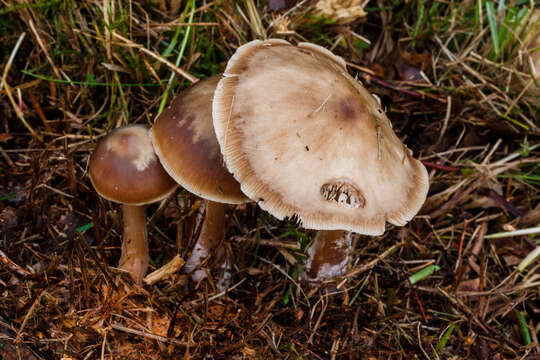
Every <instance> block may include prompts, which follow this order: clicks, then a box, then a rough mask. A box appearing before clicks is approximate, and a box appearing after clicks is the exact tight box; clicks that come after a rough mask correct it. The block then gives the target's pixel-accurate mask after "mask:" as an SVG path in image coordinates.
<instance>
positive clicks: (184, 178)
mask: <svg viewBox="0 0 540 360" xmlns="http://www.w3.org/2000/svg"><path fill="white" fill-rule="evenodd" d="M219 79H220V77H219V76H213V77H210V78H207V79H205V80H202V81H200V82H198V83H197V84H196V85H194V86H192V87H191V88H189V89H187V90H185V91H183V92H182V93H181V94H179V95H178V96H177V97H176V98H175V99H174V100H173V101H172V103H171V105H170V106H169V107H168V108H167V109H166V110H165V111H163V112H162V113H161V114H160V115H159V116H158V117H157V119H156V121H155V123H154V126H153V127H152V131H151V132H152V143H153V144H154V149H155V151H156V153H157V155H158V156H159V159H160V161H161V163H162V164H163V166H164V167H165V169H166V170H167V172H168V173H169V175H171V176H172V177H173V178H174V179H175V180H176V181H177V182H178V183H179V184H180V185H182V186H183V187H184V188H186V189H187V190H189V191H190V192H192V193H193V194H195V195H198V196H200V197H202V198H205V199H208V200H212V201H217V202H221V203H227V204H239V203H244V202H247V201H249V199H248V198H247V197H246V196H245V195H244V194H243V193H242V191H241V190H240V184H238V182H237V181H236V180H235V179H234V177H233V176H232V175H231V174H230V173H229V172H228V171H227V169H226V168H225V165H224V163H223V157H222V156H221V152H220V150H219V144H218V142H217V139H216V134H215V132H214V127H213V124H212V98H213V96H214V90H215V89H216V85H217V83H218V81H219Z"/></svg>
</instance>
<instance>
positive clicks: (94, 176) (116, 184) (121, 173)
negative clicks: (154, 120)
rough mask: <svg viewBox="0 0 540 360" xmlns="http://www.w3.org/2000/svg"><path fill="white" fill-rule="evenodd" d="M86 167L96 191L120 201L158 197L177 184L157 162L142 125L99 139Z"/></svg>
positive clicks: (146, 200) (133, 202)
mask: <svg viewBox="0 0 540 360" xmlns="http://www.w3.org/2000/svg"><path fill="white" fill-rule="evenodd" d="M89 171H90V180H91V181H92V185H94V188H95V189H96V191H97V192H98V194H99V195H101V196H102V197H104V198H105V199H108V200H111V201H115V202H119V203H122V204H128V205H144V204H149V203H152V202H155V201H159V200H161V199H163V198H165V197H167V196H168V195H169V194H170V193H171V192H172V191H173V190H174V189H175V188H176V187H177V186H178V184H176V182H175V181H174V180H173V179H172V178H171V177H170V176H169V175H167V173H166V172H165V170H164V169H163V167H162V166H161V164H160V163H159V160H158V158H157V156H156V154H155V153H154V149H153V147H152V142H151V140H150V136H149V132H148V127H147V126H144V125H131V126H124V127H121V128H117V129H115V130H113V131H111V132H110V133H109V134H108V135H107V136H105V137H104V138H103V139H101V140H100V141H99V143H98V145H97V146H96V149H95V150H94V152H93V153H92V155H91V156H90V163H89Z"/></svg>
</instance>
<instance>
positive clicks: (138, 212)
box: [118, 205, 150, 285]
mask: <svg viewBox="0 0 540 360" xmlns="http://www.w3.org/2000/svg"><path fill="white" fill-rule="evenodd" d="M122 220H123V223H124V229H123V234H122V255H121V257H120V263H119V265H118V267H119V268H120V269H122V270H126V271H128V272H129V273H130V274H131V277H132V278H133V281H135V282H136V283H137V284H139V285H141V284H142V280H143V277H144V274H145V273H146V270H147V269H148V260H149V258H150V255H149V253H148V237H147V234H146V216H145V210H144V206H135V205H122Z"/></svg>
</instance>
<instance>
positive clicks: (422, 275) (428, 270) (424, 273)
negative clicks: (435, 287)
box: [409, 265, 441, 285]
mask: <svg viewBox="0 0 540 360" xmlns="http://www.w3.org/2000/svg"><path fill="white" fill-rule="evenodd" d="M440 269H441V268H440V267H439V266H437V265H429V266H426V267H425V268H423V269H422V270H420V271H418V272H416V273H414V274H412V275H411V276H409V282H410V283H411V285H414V284H416V283H417V282H419V281H421V280H424V279H427V278H428V277H430V276H431V275H432V274H433V273H435V272H436V271H439V270H440Z"/></svg>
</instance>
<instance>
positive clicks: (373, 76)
mask: <svg viewBox="0 0 540 360" xmlns="http://www.w3.org/2000/svg"><path fill="white" fill-rule="evenodd" d="M288 2H289V3H292V1H288ZM1 3H2V7H0V42H1V44H2V50H1V51H0V75H1V83H0V250H1V251H0V260H1V265H0V358H2V359H60V358H63V359H167V358H171V359H173V358H174V359H176V358H186V359H187V358H190V359H201V358H205V356H207V357H206V358H215V359H236V358H255V359H259V358H260V359H268V358H276V359H300V358H302V359H370V358H372V359H379V358H381V359H382V358H385V359H409V358H429V359H450V358H452V359H524V358H527V359H533V358H534V359H538V358H539V357H540V345H539V343H538V332H539V330H540V324H539V322H538V318H539V313H540V306H539V302H538V299H539V296H540V290H539V289H540V263H539V262H538V259H536V260H535V261H532V263H531V264H530V265H529V266H528V267H526V268H525V269H524V270H523V271H519V270H517V265H518V263H519V262H520V261H521V260H522V259H524V258H525V257H526V256H527V255H528V254H530V253H531V252H532V251H533V250H534V249H535V247H538V244H539V238H538V236H536V237H535V235H534V234H532V235H519V233H518V234H515V235H516V236H505V237H501V238H497V237H493V236H490V234H493V233H499V232H503V231H510V232H513V231H515V230H518V229H529V228H534V227H538V226H539V224H540V197H539V188H540V160H539V159H540V149H539V148H538V146H539V141H538V140H539V136H540V129H539V122H538V119H539V118H540V107H539V104H540V99H539V97H538V94H539V93H540V91H539V88H538V87H537V84H536V83H535V81H534V77H533V76H531V73H530V70H528V66H527V48H526V44H524V43H523V42H520V41H519V40H518V39H519V38H522V37H523V36H525V34H524V32H525V31H528V30H527V29H531V28H532V26H533V24H528V25H523V24H526V22H527V21H529V18H528V16H527V17H525V18H522V19H521V20H520V22H521V24H522V25H520V27H518V28H515V29H513V28H512V27H511V26H509V25H508V24H509V21H510V20H508V19H509V17H510V16H511V15H512V14H514V15H515V16H518V13H519V11H522V12H523V11H525V12H526V10H521V9H526V6H527V5H528V4H522V5H515V6H509V7H506V8H504V9H500V10H499V9H496V8H495V9H494V11H495V12H493V11H492V10H493V9H491V8H490V6H489V4H486V5H485V6H482V7H481V8H478V2H476V1H464V2H454V1H435V2H425V1H424V0H418V1H416V0H412V1H411V0H409V1H408V2H402V1H400V0H396V1H392V2H390V1H388V2H387V1H371V2H369V3H368V5H367V7H366V9H365V10H366V11H367V13H368V15H367V17H366V18H360V19H357V20H354V21H352V22H349V23H347V24H338V23H336V22H334V21H329V20H325V19H322V18H318V17H316V16H315V15H313V14H314V9H315V7H316V4H315V3H316V1H305V0H304V1H299V2H297V4H296V6H295V7H293V8H289V9H286V10H282V11H280V12H272V11H269V10H268V9H267V7H268V6H267V4H266V1H256V0H248V1H238V2H230V1H197V4H196V6H195V8H194V9H193V11H192V9H190V7H189V5H188V6H186V2H182V5H181V7H180V13H179V14H167V13H164V12H163V10H162V9H164V10H167V9H170V7H167V6H164V7H162V8H160V7H159V6H156V7H151V6H149V5H148V4H147V3H146V2H143V1H118V0H103V1H90V0H84V1H71V0H64V1H62V0H49V1H41V2H23V1H16V0H2V2H1ZM176 3H177V2H176V1H173V2H172V3H171V4H172V5H170V6H172V7H174V6H175V4H176ZM488 3H490V2H488ZM184 9H185V10H184ZM512 16H513V15H512ZM505 24H506V25H505ZM510 24H511V23H510ZM504 29H511V30H512V31H510V30H508V31H505V30H504ZM520 29H525V30H524V31H523V32H522V31H521V30H520ZM508 34H510V35H508ZM520 36H521V37H520ZM257 37H281V38H285V39H287V40H289V41H292V42H297V41H311V42H315V43H317V44H319V45H322V46H325V47H327V48H329V49H331V50H332V51H334V52H335V53H337V54H339V55H341V56H343V57H344V58H345V60H346V61H347V62H348V64H349V70H350V72H351V73H353V74H355V75H357V76H358V78H359V79H361V80H362V81H363V82H364V83H365V84H366V86H367V87H368V88H369V89H370V91H371V92H373V93H375V94H377V95H378V96H379V97H380V98H381V99H382V103H383V105H384V106H385V108H386V109H387V111H388V114H389V117H390V118H391V119H392V122H393V124H394V128H395V130H396V132H397V133H398V135H399V136H400V138H402V139H403V141H404V142H405V143H407V145H408V146H409V147H410V148H411V149H413V150H414V152H415V155H417V156H419V157H420V158H421V159H422V160H423V161H424V163H425V165H426V166H427V167H428V169H429V171H430V178H431V190H430V194H429V197H428V200H427V202H426V204H425V206H424V208H423V209H422V211H421V213H420V214H419V216H417V217H416V218H415V219H414V220H413V221H412V222H411V223H410V224H408V225H407V226H405V227H404V228H395V227H390V228H389V229H388V231H387V232H386V234H385V235H384V236H381V237H377V238H367V237H363V236H357V238H356V240H355V251H354V255H353V257H352V259H351V264H350V272H349V273H348V274H347V276H345V277H343V278H340V279H338V280H336V281H334V282H331V283H327V284H323V285H322V286H321V287H319V288H315V289H312V288H309V287H307V286H306V285H305V284H303V283H302V282H301V281H299V280H297V276H298V272H299V270H300V268H301V265H300V264H301V261H302V259H303V257H304V254H305V250H306V247H307V246H308V243H309V241H310V239H311V236H312V235H313V232H312V231H304V230H302V229H296V228H295V227H294V226H292V225H290V224H288V223H286V222H278V221H276V220H275V219H273V218H272V217H271V216H269V215H268V214H266V213H263V212H262V211H260V210H258V209H257V208H256V207H255V206H254V205H251V204H250V205H247V206H239V207H237V208H236V209H235V210H234V211H231V212H230V218H229V220H230V221H229V224H230V227H229V230H228V238H229V239H230V241H229V242H227V244H226V247H227V248H228V250H229V251H230V252H232V253H233V254H234V258H235V260H236V262H235V269H234V273H233V286H232V287H231V288H230V289H229V290H228V291H227V292H226V293H218V292H217V291H216V290H215V286H214V283H213V281H212V280H211V278H210V280H207V281H204V282H202V283H200V284H193V283H191V282H189V281H187V279H186V277H185V276H184V275H182V274H180V273H177V274H175V275H173V276H172V277H170V278H168V279H166V280H163V281H161V282H158V283H157V284H155V285H152V286H145V287H144V288H138V287H136V286H134V285H133V284H132V283H131V282H130V281H129V280H128V278H127V277H126V276H124V274H121V273H119V270H117V269H115V267H114V266H115V265H116V264H117V261H118V258H119V253H120V252H119V245H120V237H119V235H120V234H119V229H120V226H119V221H120V220H119V214H118V207H117V206H116V205H114V204H111V203H109V202H106V201H104V200H102V199H99V198H98V196H97V195H96V194H95V193H94V192H93V190H92V188H91V185H90V182H89V180H88V177H87V173H86V163H87V158H88V154H89V152H90V151H91V150H92V148H93V145H94V143H95V141H96V139H98V138H99V137H101V136H102V135H104V134H105V133H106V132H107V131H108V130H110V129H112V128H114V127H116V126H119V125H123V124H127V123H148V124H151V123H152V120H153V119H154V117H155V116H156V114H157V113H158V111H159V109H160V108H162V107H163V106H164V105H165V104H166V103H167V101H168V100H169V99H170V98H171V97H172V96H173V95H174V94H175V93H177V92H179V91H180V90H181V89H183V88H184V87H186V86H188V85H189V84H190V83H191V82H192V81H194V80H195V79H196V78H203V77H206V76H209V75H211V74H215V73H218V72H220V71H222V70H223V69H224V66H225V64H226V61H227V59H228V58H229V57H230V56H231V55H232V54H233V53H234V51H235V49H236V48H237V47H238V46H240V45H241V44H243V43H245V42H247V41H249V40H251V39H253V38H257ZM284 86H286V84H284ZM197 208H198V202H197V200H196V199H195V198H193V197H192V196H190V195H189V194H187V193H186V192H185V191H178V192H177V193H176V194H175V195H174V196H172V197H171V198H169V199H168V200H166V201H164V202H163V203H162V204H158V205H154V206H151V207H150V208H149V213H152V214H153V215H152V216H151V217H150V220H149V231H150V240H151V249H153V252H152V254H151V255H152V266H153V269H152V270H155V269H157V268H159V267H160V266H162V265H163V264H165V263H166V262H167V261H169V260H170V259H172V258H174V256H175V255H176V254H177V252H179V253H180V254H181V255H182V256H184V255H185V254H186V253H187V252H188V251H189V250H190V245H191V244H192V242H193V233H194V232H195V231H196V224H197V222H198V218H197ZM92 224H93V226H92ZM175 224H179V227H178V230H177V228H176V226H175ZM177 232H178V233H179V234H182V236H181V240H180V241H179V243H178V244H177V243H176V240H175V238H176V235H177ZM422 269H427V270H424V271H429V270H437V269H438V271H434V272H432V271H429V273H430V274H423V276H421V279H420V281H418V282H416V283H415V284H414V285H411V283H410V282H409V281H408V278H409V276H410V275H412V274H414V273H416V272H418V271H421V270H422ZM421 275H422V274H421ZM527 336H528V337H527Z"/></svg>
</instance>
